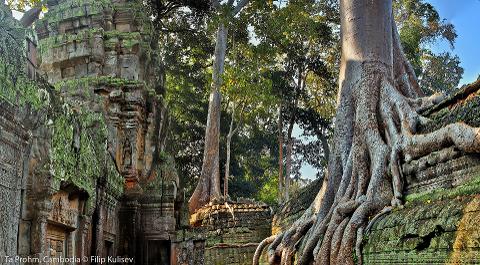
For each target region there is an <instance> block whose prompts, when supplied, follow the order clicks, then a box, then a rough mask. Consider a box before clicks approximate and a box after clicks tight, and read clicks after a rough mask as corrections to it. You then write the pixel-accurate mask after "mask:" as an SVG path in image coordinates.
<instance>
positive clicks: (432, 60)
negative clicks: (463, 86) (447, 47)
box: [420, 51, 463, 94]
mask: <svg viewBox="0 0 480 265" xmlns="http://www.w3.org/2000/svg"><path fill="white" fill-rule="evenodd" d="M422 66H423V70H422V71H423V72H422V79H421V81H420V85H421V87H422V89H423V90H425V91H428V93H435V92H443V93H445V94H448V93H451V92H452V91H454V88H456V87H457V85H458V83H459V82H460V79H461V78H462V75H463V68H462V67H461V66H460V58H458V56H456V55H455V56H453V55H451V54H450V53H448V52H444V53H440V54H433V53H432V52H428V51H426V52H424V54H423V55H422ZM432 73H434V74H432Z"/></svg>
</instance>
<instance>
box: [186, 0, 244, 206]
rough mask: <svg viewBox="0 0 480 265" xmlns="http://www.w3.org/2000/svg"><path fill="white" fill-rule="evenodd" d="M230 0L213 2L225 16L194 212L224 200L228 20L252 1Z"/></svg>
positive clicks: (193, 198) (193, 199) (220, 28)
mask: <svg viewBox="0 0 480 265" xmlns="http://www.w3.org/2000/svg"><path fill="white" fill-rule="evenodd" d="M234 2H235V0H228V2H227V3H226V4H224V5H222V4H221V3H220V0H212V6H213V8H214V9H215V10H216V12H218V13H219V14H221V17H220V21H219V24H218V28H217V34H216V41H215V53H214V62H213V69H212V86H211V90H210V98H209V104H208V117H207V128H206V131H205V147H204V151H203V163H202V172H201V174H200V179H199V181H198V185H197V187H196V188H195V191H194V192H193V194H192V196H191V197H190V200H189V210H190V213H193V212H195V211H196V210H197V209H199V208H200V207H202V206H204V205H205V204H207V203H208V202H209V201H210V200H211V199H212V198H218V197H220V194H221V193H220V161H219V160H220V150H219V142H220V112H221V93H220V88H221V86H222V75H223V73H224V68H225V67H224V65H225V55H226V52H227V37H228V29H227V27H226V23H225V20H227V21H228V20H229V17H234V16H236V15H237V14H238V13H239V12H240V11H241V10H242V8H243V7H244V6H245V5H246V4H247V3H248V0H239V1H238V2H237V3H236V5H234V4H235V3H234Z"/></svg>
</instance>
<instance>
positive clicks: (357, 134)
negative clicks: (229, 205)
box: [254, 0, 480, 264]
mask: <svg viewBox="0 0 480 265" xmlns="http://www.w3.org/2000/svg"><path fill="white" fill-rule="evenodd" d="M340 14H341V32H342V36H341V41H342V59H341V68H340V77H339V86H340V90H339V94H338V97H339V100H338V106H337V114H336V127H335V133H334V139H333V143H334V147H333V150H332V153H331V154H330V159H329V164H328V173H327V175H326V176H325V178H324V181H323V184H322V185H323V186H322V188H321V189H320V192H319V194H318V195H317V197H316V199H315V201H314V202H313V203H312V205H311V206H310V207H309V209H307V211H305V213H304V214H303V216H302V217H301V218H299V219H298V220H297V221H296V222H295V223H294V224H293V225H292V226H291V228H290V229H288V230H287V231H285V232H283V233H281V234H279V235H277V236H276V237H275V238H274V239H271V238H269V239H268V240H267V241H268V242H263V244H261V246H260V247H263V246H265V245H267V243H271V244H270V246H269V252H268V254H269V261H270V263H272V264H280V263H281V264H292V260H293V259H294V257H296V258H297V263H298V264H311V263H314V264H354V255H353V253H355V254H356V256H357V259H358V262H360V263H361V261H362V257H361V242H362V238H363V231H364V229H365V227H367V225H368V220H369V218H371V217H373V219H372V220H375V219H376V218H375V217H374V216H377V215H378V214H382V213H384V212H387V211H389V210H390V209H391V207H395V206H398V205H399V204H401V199H402V185H401V183H402V180H403V179H402V174H401V170H400V167H399V165H400V162H401V161H402V160H407V161H408V160H410V159H413V158H417V157H419V156H422V155H425V154H428V153H430V152H432V151H435V150H439V149H441V148H443V147H446V146H451V145H455V146H456V147H457V148H458V149H460V150H463V151H465V152H480V129H478V128H472V127H469V126H467V125H465V124H462V123H455V124H450V125H448V126H446V127H444V128H442V129H440V130H438V131H435V132H432V133H428V134H417V132H416V127H417V125H419V124H420V123H423V122H425V121H427V119H426V118H425V117H422V116H421V115H420V114H418V110H419V109H422V108H425V107H426V106H428V105H431V104H432V103H435V102H434V101H435V98H423V97H421V96H422V95H421V91H420V89H419V86H418V83H417V81H416V77H415V74H414V72H413V71H412V68H411V66H410V64H409V62H408V61H407V60H406V59H405V55H404V53H403V51H402V47H401V45H400V40H399V37H398V32H397V30H396V27H395V23H394V21H393V18H392V0H373V1H372V0H341V1H340ZM296 246H299V250H298V253H296ZM259 252H261V249H257V253H259ZM295 253H296V255H295ZM257 256H259V255H256V257H257ZM254 264H258V260H254Z"/></svg>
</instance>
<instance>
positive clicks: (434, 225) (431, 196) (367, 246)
mask: <svg viewBox="0 0 480 265" xmlns="http://www.w3.org/2000/svg"><path fill="white" fill-rule="evenodd" d="M479 90H480V81H477V82H475V83H473V84H470V85H468V86H464V87H463V88H461V89H460V90H459V91H457V92H456V93H454V94H453V95H452V96H450V97H448V98H447V99H445V100H444V101H443V102H441V103H440V104H438V105H436V106H434V107H432V108H430V109H428V110H426V111H425V112H424V114H425V115H427V116H428V117H429V118H430V119H431V122H429V123H427V124H426V125H424V126H422V127H421V128H420V132H421V133H427V132H431V131H433V130H436V129H439V128H440V127H442V126H445V125H446V124H450V123H452V122H465V123H466V124H469V125H471V126H474V127H479V126H480V118H479V117H480V116H479V115H478V111H479V110H480V93H479ZM403 174H404V176H405V177H406V182H405V184H404V192H405V194H407V196H406V198H405V200H406V205H405V207H404V208H401V209H395V210H394V211H393V212H392V213H391V214H388V215H386V216H383V217H381V218H380V219H379V220H378V221H377V222H376V223H374V224H373V226H372V229H371V231H369V232H367V233H366V237H365V240H364V248H363V259H364V263H365V264H479V263H480V251H479V249H480V244H479V242H480V230H479V226H478V224H479V222H480V211H479V210H480V208H479V205H480V195H478V194H480V154H465V153H463V152H461V151H458V150H457V149H456V148H454V147H449V148H445V149H442V150H440V151H437V152H434V153H431V154H428V155H426V156H424V157H421V158H418V159H415V160H413V161H409V162H406V163H404V164H403Z"/></svg>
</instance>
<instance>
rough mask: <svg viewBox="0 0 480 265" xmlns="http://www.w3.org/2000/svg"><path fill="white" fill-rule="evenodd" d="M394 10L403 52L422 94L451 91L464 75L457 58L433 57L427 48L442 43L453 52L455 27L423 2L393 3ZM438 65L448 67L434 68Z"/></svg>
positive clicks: (455, 36) (398, 0) (449, 55)
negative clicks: (411, 67) (441, 41)
mask: <svg viewBox="0 0 480 265" xmlns="http://www.w3.org/2000/svg"><path fill="white" fill-rule="evenodd" d="M393 8H394V17H395V21H396V23H397V27H398V30H399V34H400V39H401V42H402V46H403V49H404V52H405V54H406V56H407V58H408V60H409V61H410V63H411V64H412V66H413V68H414V70H415V73H416V74H417V76H418V77H419V79H420V86H421V87H422V89H423V90H424V92H425V93H427V94H432V93H434V92H446V91H449V90H452V89H454V88H455V87H456V86H457V85H458V82H459V80H460V79H461V77H462V74H463V68H462V67H461V66H460V64H459V60H458V57H456V56H452V55H451V54H450V53H442V54H433V53H432V51H431V50H430V47H429V46H430V45H432V44H434V43H436V42H437V41H440V40H445V41H447V42H448V43H449V44H450V47H451V48H453V46H454V43H455V39H456V38H457V34H456V32H455V27H454V26H453V25H452V24H450V23H448V22H446V21H445V20H442V19H441V18H440V16H439V14H438V12H437V11H436V10H435V8H434V7H433V6H432V5H431V4H429V3H426V2H425V1H423V0H395V1H393ZM441 63H445V64H446V65H447V66H448V67H447V68H446V69H442V68H441V67H437V65H439V64H441ZM445 73H448V74H445Z"/></svg>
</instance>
